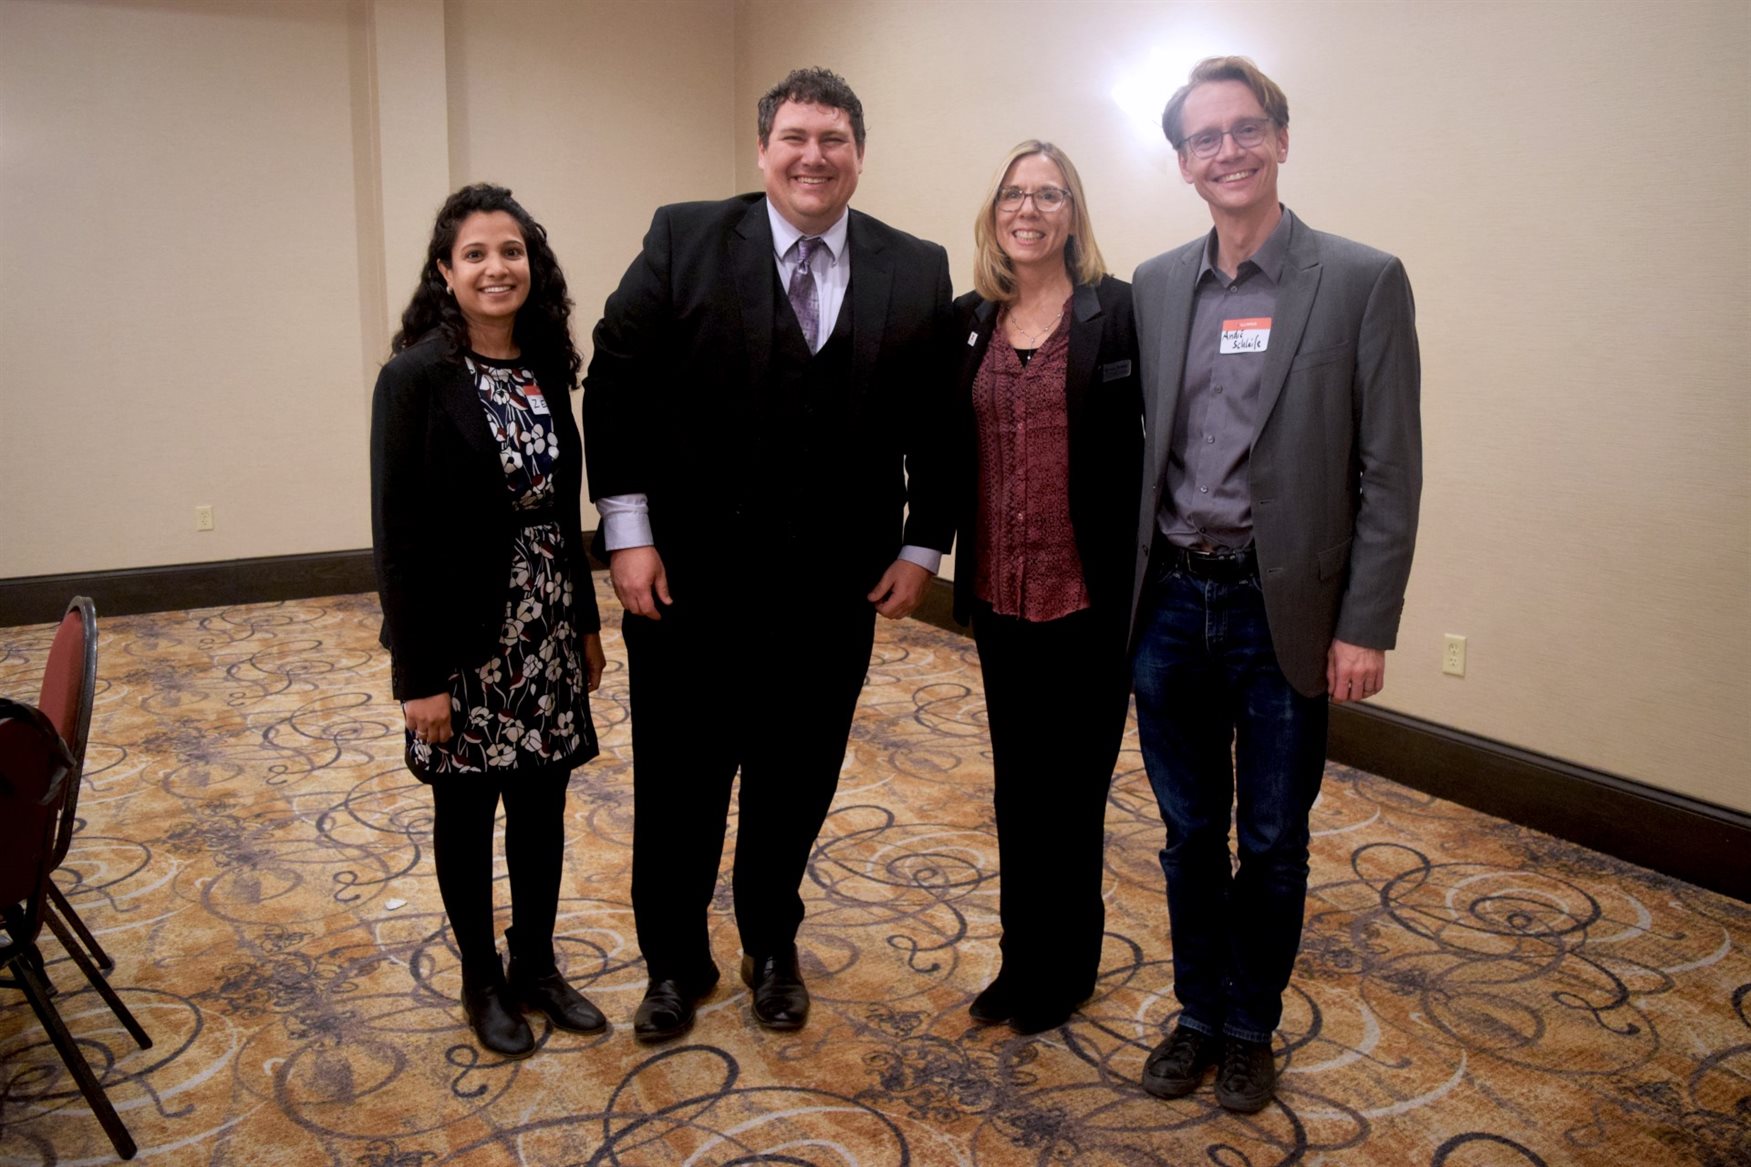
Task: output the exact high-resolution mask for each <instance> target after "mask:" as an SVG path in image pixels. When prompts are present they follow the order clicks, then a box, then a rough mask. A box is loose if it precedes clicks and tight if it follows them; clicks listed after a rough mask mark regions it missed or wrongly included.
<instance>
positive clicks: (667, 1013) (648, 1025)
mask: <svg viewBox="0 0 1751 1167" xmlns="http://www.w3.org/2000/svg"><path fill="white" fill-rule="evenodd" d="M716 984H717V970H716V969H713V970H712V973H711V979H710V980H707V981H705V982H704V983H703V984H702V985H697V986H695V985H685V984H683V983H681V982H680V981H678V980H675V979H674V978H672V977H663V978H661V979H659V980H654V981H652V982H651V983H650V985H649V986H648V987H647V988H646V989H645V991H644V1000H642V1001H640V1002H639V1003H638V1011H637V1012H636V1013H634V1014H633V1015H632V1032H633V1035H634V1036H635V1037H637V1038H638V1040H640V1041H667V1040H669V1039H670V1038H671V1037H680V1036H681V1035H682V1034H683V1033H686V1032H687V1031H688V1030H689V1029H692V1028H693V1011H694V1008H695V1007H696V1006H697V1005H698V1004H699V1002H701V1001H703V1000H705V999H706V998H707V997H709V996H711V990H712V988H713V986H715V985H716Z"/></svg>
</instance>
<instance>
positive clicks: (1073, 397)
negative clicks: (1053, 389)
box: [1064, 284, 1102, 431]
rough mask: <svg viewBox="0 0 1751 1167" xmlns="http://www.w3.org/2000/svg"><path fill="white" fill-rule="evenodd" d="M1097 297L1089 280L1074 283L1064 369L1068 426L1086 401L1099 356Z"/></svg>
mask: <svg viewBox="0 0 1751 1167" xmlns="http://www.w3.org/2000/svg"><path fill="white" fill-rule="evenodd" d="M1100 316H1101V312H1100V297H1099V296H1097V295H1096V294H1095V291H1094V287H1093V286H1092V285H1090V284H1077V285H1076V290H1075V291H1074V292H1072V293H1071V295H1070V353H1069V356H1068V358H1067V359H1068V361H1069V367H1068V368H1067V369H1066V370H1065V371H1064V405H1065V409H1066V412H1067V413H1068V415H1069V424H1070V427H1071V430H1072V431H1074V430H1075V428H1076V419H1077V418H1078V417H1079V416H1080V415H1081V414H1082V410H1083V407H1084V405H1085V404H1086V403H1087V401H1088V389H1089V385H1090V384H1092V383H1093V380H1094V362H1095V359H1096V358H1097V357H1099V356H1100V334H1101V327H1102V325H1101V318H1100Z"/></svg>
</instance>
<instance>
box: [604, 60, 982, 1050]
mask: <svg viewBox="0 0 1751 1167" xmlns="http://www.w3.org/2000/svg"><path fill="white" fill-rule="evenodd" d="M759 135H760V149H759V160H760V169H761V170H762V171H763V172H764V173H765V176H766V190H765V192H764V194H747V195H741V196H739V197H737V198H733V199H727V200H724V201H722V202H709V203H682V204H676V205H673V206H666V207H662V208H659V209H658V211H657V213H656V216H655V217H654V218H653V220H652V221H651V227H650V231H649V233H648V234H646V236H645V240H644V249H643V251H642V252H641V254H640V255H639V257H638V258H637V259H636V260H634V261H633V264H632V266H631V267H630V268H629V269H628V270H627V272H626V275H625V277H624V278H623V279H622V280H621V282H620V287H619V289H618V290H616V291H615V292H614V294H613V295H612V296H610V297H609V298H608V303H607V307H606V309H605V310H604V314H603V318H602V321H601V323H600V324H598V325H597V326H596V331H595V337H594V344H595V355H594V357H593V358H592V360H591V361H590V367H589V372H588V374H587V375H586V377H585V379H584V402H583V413H584V433H585V444H586V452H587V461H588V466H589V476H590V494H591V497H592V498H593V499H595V500H596V503H597V506H598V507H599V508H600V509H601V511H602V534H603V544H604V546H605V548H606V550H607V552H608V555H609V563H610V569H611V575H612V578H613V582H614V590H615V592H616V594H617V595H618V596H619V597H620V602H621V604H622V605H623V606H624V607H625V609H626V617H625V622H624V625H623V631H624V634H625V638H626V647H627V654H628V658H629V663H630V682H631V700H632V743H633V815H634V820H633V861H632V904H633V912H634V916H635V917H636V921H637V926H638V941H639V947H640V949H641V950H642V951H643V953H644V958H645V964H646V970H647V972H648V974H649V977H650V984H649V987H648V988H647V989H646V992H645V996H644V1000H643V1001H642V1002H641V1003H640V1005H639V1007H638V1012H637V1015H636V1016H635V1018H634V1022H633V1028H634V1031H635V1033H636V1034H637V1035H638V1037H639V1038H640V1039H642V1040H645V1041H658V1040H662V1039H665V1038H670V1037H674V1036H677V1035H679V1034H681V1033H684V1032H686V1030H687V1029H688V1028H689V1027H690V1026H691V1025H692V1023H693V1016H694V1008H695V1006H696V1005H697V1004H698V1002H699V1001H701V1000H702V999H704V998H705V997H706V996H707V995H708V994H709V993H710V992H711V990H712V987H713V986H714V985H715V984H716V983H717V979H718V971H717V965H716V963H715V962H714V961H713V959H712V955H711V946H710V937H709V932H708V925H707V916H706V913H707V909H708V907H709V906H710V903H711V898H712V893H713V889H714V888H715V886H716V882H717V870H718V863H719V860H720V858H721V856H722V853H723V838H724V830H725V824H726V821H727V816H728V812H729V796H730V787H731V782H732V780H733V779H734V777H735V775H736V773H737V771H738V769H739V770H740V772H741V776H742V784H741V793H740V801H739V821H738V828H737V840H736V855H735V868H734V877H733V889H734V894H735V909H736V925H737V928H738V930H739V932H740V934H741V941H742V949H743V952H744V956H743V959H742V970H741V971H742V978H743V980H745V981H746V982H747V983H748V985H749V986H750V988H751V989H752V990H753V1009H754V1016H755V1019H756V1020H758V1021H759V1022H760V1023H761V1024H762V1025H765V1026H766V1027H768V1028H771V1029H781V1030H782V1029H796V1028H798V1027H799V1026H801V1025H802V1024H803V1023H804V1021H805V1020H806V1019H807V1016H808V1007H809V997H808V991H807V989H806V988H805V987H804V985H803V982H802V977H801V974H800V972H799V970H798V966H797V955H796V933H797V928H798V926H799V925H800V924H801V922H802V918H803V903H802V897H801V895H800V894H799V885H800V884H801V881H802V878H803V875H804V872H805V869H806V867H807V864H808V857H809V853H810V850H811V849H812V848H813V846H814V841H815V837H816V835H817V834H818V833H819V832H820V829H821V824H822V823H823V822H824V821H825V819H826V815H827V810H828V807H829V805H830V804H831V802H832V800H833V793H834V790H835V788H836V787H837V785H838V778H839V768H840V765H841V764H842V762H843V761H844V757H845V748H846V743H847V740H848V738H849V735H850V730H851V720H852V714H853V712H854V710H855V707H856V704H857V695H858V691H859V690H860V689H861V688H862V685H863V678H864V674H865V672H866V670H867V669H868V666H869V656H870V649H871V646H872V644H873V640H874V634H875V614H876V613H877V612H879V613H881V614H882V615H884V616H887V617H889V618H892V619H899V618H901V617H903V616H906V615H907V614H909V613H910V612H911V611H912V610H913V609H914V608H915V607H917V605H918V602H919V600H920V599H921V598H922V597H923V594H924V591H925V588H926V587H927V585H928V584H929V581H930V578H931V576H932V575H933V574H934V572H935V571H936V569H937V567H938V565H939V563H940V561H941V556H942V553H943V552H945V551H947V550H948V547H949V544H950V542H951V539H952V535H953V517H952V514H951V513H950V512H951V510H952V499H951V498H950V497H948V496H949V493H950V490H951V488H950V487H949V486H948V484H947V483H946V482H945V481H944V470H943V467H942V465H941V461H942V455H941V450H942V447H943V439H944V434H945V431H946V430H947V429H948V424H947V422H946V420H945V418H946V414H947V405H946V397H947V392H946V377H945V373H946V371H947V370H948V368H949V367H950V362H949V359H948V355H947V348H948V345H947V341H948V337H947V333H948V330H949V320H950V315H949V302H950V284H949V275H948V257H947V254H946V253H945V252H944V251H943V249H942V248H941V247H939V246H937V245H936V244H934V243H926V242H924V241H922V240H919V239H915V238H913V237H912V236H910V235H906V234H904V233H902V232H899V231H896V230H894V229H893V228H891V227H888V226H886V225H885V224H883V223H881V222H878V221H877V220H875V219H872V218H870V217H869V216H868V215H864V214H861V213H859V212H857V211H851V210H849V209H848V205H849V203H850V202H851V196H852V193H853V192H854V191H855V190H856V189H857V179H858V175H859V174H860V173H861V171H862V169H863V148H864V126H863V106H862V103H860V102H859V101H858V99H857V96H856V94H854V93H853V92H852V91H851V89H850V87H849V86H847V85H846V84H845V82H844V80H843V79H842V78H840V77H838V76H836V75H834V74H833V73H830V72H827V71H826V70H823V69H802V70H797V71H796V72H793V73H792V74H791V75H790V76H789V77H787V78H785V79H784V81H782V82H781V83H779V84H778V85H777V86H775V87H773V89H772V90H771V91H770V92H768V93H767V94H766V95H765V96H764V97H763V98H761V100H760V104H759Z"/></svg>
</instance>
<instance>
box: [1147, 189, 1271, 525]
mask: <svg viewBox="0 0 1751 1167" xmlns="http://www.w3.org/2000/svg"><path fill="white" fill-rule="evenodd" d="M1289 223H1290V216H1289V213H1288V212H1287V211H1285V212H1284V213H1283V218H1282V220H1281V221H1280V222H1279V223H1278V224H1277V228H1276V230H1274V231H1272V232H1271V235H1270V238H1268V239H1266V240H1265V243H1264V246H1262V247H1260V248H1259V249H1258V252H1257V253H1256V254H1254V255H1253V257H1252V258H1251V259H1248V260H1245V261H1243V262H1242V263H1241V265H1240V267H1239V268H1238V269H1237V270H1236V271H1235V273H1234V279H1233V280H1229V279H1228V278H1227V277H1226V276H1224V275H1223V274H1222V272H1221V271H1220V270H1219V269H1218V268H1217V267H1216V263H1215V259H1216V246H1217V245H1216V232H1215V231H1214V230H1212V231H1211V232H1210V240H1209V243H1208V244H1207V245H1206V247H1205V248H1204V262H1203V264H1202V265H1201V266H1200V267H1199V269H1198V284H1197V291H1196V293H1195V295H1194V299H1193V307H1192V327H1191V332H1190V333H1189V334H1188V336H1187V338H1186V371H1185V381H1184V382H1183V383H1182V384H1181V386H1180V395H1179V403H1178V406H1177V407H1176V408H1175V410H1174V417H1173V443H1172V447H1171V449H1170V450H1169V452H1168V460H1167V489H1166V490H1165V491H1163V493H1162V500H1161V513H1160V515H1159V516H1158V517H1157V519H1156V523H1157V525H1158V526H1159V527H1160V529H1161V531H1162V533H1163V534H1165V535H1166V536H1167V538H1168V541H1169V542H1171V543H1173V544H1174V545H1175V546H1178V547H1203V548H1214V549H1218V550H1220V549H1222V548H1230V549H1232V550H1236V551H1238V550H1240V549H1241V548H1243V547H1245V546H1246V545H1247V544H1249V543H1251V542H1252V494H1251V482H1250V480H1249V478H1248V474H1247V457H1248V455H1249V454H1250V453H1251V451H1252V437H1253V434H1254V433H1255V432H1256V431H1257V429H1258V422H1259V417H1258V402H1259V384H1260V381H1261V378H1262V377H1263V374H1264V368H1265V352H1266V351H1267V349H1268V348H1269V345H1270V328H1271V318H1272V316H1273V315H1274V314H1275V312H1276V310H1277V290H1278V287H1279V284H1280V282H1281V280H1282V276H1283V259H1284V256H1285V255H1286V254H1287V253H1288V250H1289Z"/></svg>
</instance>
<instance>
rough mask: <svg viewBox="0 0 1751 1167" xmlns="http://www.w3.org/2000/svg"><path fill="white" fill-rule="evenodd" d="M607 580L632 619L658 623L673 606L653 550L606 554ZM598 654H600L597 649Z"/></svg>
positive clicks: (625, 549) (624, 549)
mask: <svg viewBox="0 0 1751 1167" xmlns="http://www.w3.org/2000/svg"><path fill="white" fill-rule="evenodd" d="M608 578H609V579H611V580H613V581H614V594H615V595H616V596H619V597H620V606H621V607H623V608H625V609H626V610H627V611H628V612H631V613H632V614H633V615H634V616H645V617H648V618H649V619H652V620H661V619H662V618H663V613H662V611H661V609H662V608H663V607H666V606H667V605H669V604H670V603H672V602H673V601H672V600H670V599H669V574H668V572H667V571H665V570H664V569H663V557H662V556H661V555H658V554H657V549H656V548H655V547H622V548H621V549H620V550H618V551H611V552H609V553H608ZM597 651H598V652H600V651H601V648H600V646H599V645H598V647H597ZM594 687H595V686H593V685H592V686H591V688H594Z"/></svg>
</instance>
